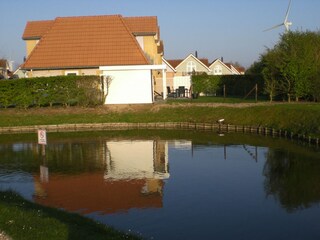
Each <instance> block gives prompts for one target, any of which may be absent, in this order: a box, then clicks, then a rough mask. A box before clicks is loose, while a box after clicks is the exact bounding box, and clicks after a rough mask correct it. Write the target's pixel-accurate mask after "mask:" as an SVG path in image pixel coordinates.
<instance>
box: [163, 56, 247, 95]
mask: <svg viewBox="0 0 320 240" xmlns="http://www.w3.org/2000/svg"><path fill="white" fill-rule="evenodd" d="M162 61H163V64H164V65H165V66H166V69H167V70H166V73H167V77H166V79H167V91H168V92H174V93H176V94H175V95H174V96H176V97H190V96H191V88H192V87H191V85H192V83H191V76H192V75H195V74H196V75H198V74H203V73H205V74H208V75H239V74H244V69H243V68H236V67H234V66H233V65H232V64H230V63H224V62H223V60H222V59H216V60H214V61H213V62H212V63H211V64H209V61H208V59H206V58H198V57H196V56H194V55H193V54H190V55H188V56H187V57H186V58H185V59H174V60H166V59H165V58H162Z"/></svg>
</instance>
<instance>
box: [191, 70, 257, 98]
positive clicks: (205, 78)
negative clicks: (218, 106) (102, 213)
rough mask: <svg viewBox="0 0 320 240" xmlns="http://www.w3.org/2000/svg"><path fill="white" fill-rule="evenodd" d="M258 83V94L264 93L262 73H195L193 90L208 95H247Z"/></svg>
mask: <svg viewBox="0 0 320 240" xmlns="http://www.w3.org/2000/svg"><path fill="white" fill-rule="evenodd" d="M256 84H258V94H259V95H263V78H262V76H260V75H207V74H202V75H195V76H192V86H193V92H196V93H204V94H206V95H220V96H223V95H224V88H225V90H226V94H227V95H228V96H237V97H239V96H241V97H245V96H246V95H247V94H248V93H249V92H250V91H251V90H252V89H253V88H254V87H255V86H256Z"/></svg>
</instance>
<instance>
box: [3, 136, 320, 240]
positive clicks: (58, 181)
mask: <svg viewBox="0 0 320 240" xmlns="http://www.w3.org/2000/svg"><path fill="white" fill-rule="evenodd" d="M149 135H150V134H149ZM185 135H186V134H185ZM185 135H184V136H183V137H179V136H180V135H179V134H177V136H176V137H172V136H171V137H166V136H160V137H159V136H140V135H139V134H138V136H137V134H136V135H134V136H132V134H131V135H130V137H129V136H126V135H123V134H122V135H121V136H116V135H114V134H113V135H112V136H110V134H109V133H107V132H106V133H100V134H98V135H94V134H91V135H90V134H89V133H88V134H85V135H80V136H78V135H77V134H73V136H72V134H71V136H70V134H69V135H54V134H52V135H51V136H50V135H49V136H48V141H49V144H48V145H47V147H46V152H45V156H43V155H42V154H41V150H40V149H39V147H38V146H37V144H36V139H35V140H34V139H33V137H27V138H25V140H24V137H21V138H19V137H15V138H14V139H6V140H2V141H1V139H0V190H7V189H11V190H15V191H17V192H19V193H20V194H21V195H22V196H24V197H25V198H27V199H29V200H31V201H34V202H36V203H39V204H42V205H46V206H50V207H55V208H60V209H64V210H66V211H70V212H78V213H80V214H83V215H85V216H87V217H90V218H92V219H95V220H97V221H99V222H102V223H105V224H108V225H111V226H114V227H115V228H117V229H121V230H124V231H129V232H133V233H136V234H139V235H142V236H143V237H145V238H146V239H320V208H319V202H320V154H319V153H320V152H319V149H316V148H311V147H308V146H301V145H299V144H296V143H291V142H288V141H287V140H279V139H271V138H265V137H260V136H246V135H232V134H231V135H226V136H218V135H216V134H214V133H193V134H191V135H186V136H185ZM21 139H22V140H21Z"/></svg>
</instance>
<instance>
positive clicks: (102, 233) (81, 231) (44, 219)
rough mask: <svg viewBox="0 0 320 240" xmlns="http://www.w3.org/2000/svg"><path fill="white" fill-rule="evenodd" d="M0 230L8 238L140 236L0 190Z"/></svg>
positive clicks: (133, 237) (120, 237)
mask: <svg viewBox="0 0 320 240" xmlns="http://www.w3.org/2000/svg"><path fill="white" fill-rule="evenodd" d="M0 230H3V231H5V233H6V234H7V235H9V236H10V237H11V238H12V239H95V240H96V239H141V238H139V237H137V236H134V235H130V234H126V233H123V232H120V231H117V230H115V229H113V228H110V227H107V226H105V225H103V224H99V223H97V222H95V221H93V220H90V219H88V218H85V217H82V216H80V215H78V214H74V213H67V212H64V211H62V210H57V209H53V208H47V207H43V206H40V205H37V204H34V203H32V202H29V201H27V200H25V199H23V198H22V197H21V196H19V195H17V194H16V193H14V192H1V191H0Z"/></svg>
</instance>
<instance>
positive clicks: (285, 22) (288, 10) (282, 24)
mask: <svg viewBox="0 0 320 240" xmlns="http://www.w3.org/2000/svg"><path fill="white" fill-rule="evenodd" d="M290 7H291V0H290V1H289V5H288V9H287V13H286V17H285V18H284V21H283V23H281V24H278V25H276V26H273V27H271V28H268V29H266V30H264V32H266V31H270V30H272V29H275V28H278V27H281V26H284V27H285V28H286V32H289V30H290V26H291V25H292V22H289V21H288V17H289V12H290Z"/></svg>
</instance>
